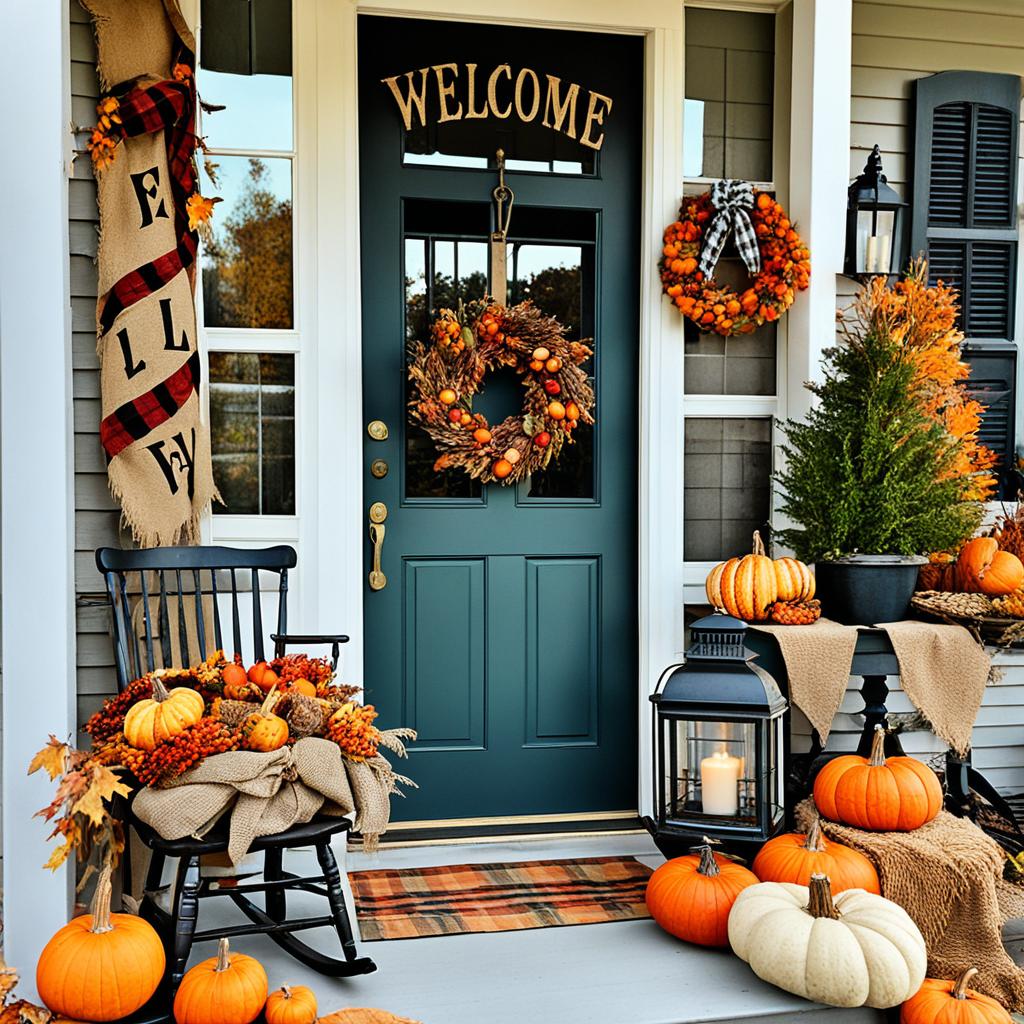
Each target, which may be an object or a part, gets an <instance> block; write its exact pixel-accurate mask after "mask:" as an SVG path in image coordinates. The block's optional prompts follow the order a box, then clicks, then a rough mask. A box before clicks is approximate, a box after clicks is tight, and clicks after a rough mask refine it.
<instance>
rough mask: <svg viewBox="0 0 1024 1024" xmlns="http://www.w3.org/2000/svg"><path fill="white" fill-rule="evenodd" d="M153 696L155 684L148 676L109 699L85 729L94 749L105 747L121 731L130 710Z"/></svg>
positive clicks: (86, 724) (91, 718)
mask: <svg viewBox="0 0 1024 1024" xmlns="http://www.w3.org/2000/svg"><path fill="white" fill-rule="evenodd" d="M152 696H153V683H152V681H151V680H150V678H149V677H148V676H143V677H142V678H141V679H136V680H135V681H134V682H131V683H129V684H128V685H127V686H126V687H125V689H124V691H123V692H121V693H119V694H117V695H116V696H115V697H108V698H107V700H105V701H104V702H103V707H101V708H100V709H99V711H97V712H96V713H95V714H93V715H92V716H91V717H90V719H89V721H88V722H86V723H85V725H84V726H83V729H84V730H85V732H87V733H88V734H89V736H90V737H92V742H93V746H94V747H99V746H103V745H104V744H105V743H106V742H107V741H109V740H111V739H112V738H114V737H115V736H117V734H118V733H119V732H120V731H121V728H122V726H123V725H124V716H125V715H126V714H127V713H128V709H129V708H130V707H131V706H132V705H133V704H137V703H138V702H139V701H140V700H145V699H147V698H150V697H152Z"/></svg>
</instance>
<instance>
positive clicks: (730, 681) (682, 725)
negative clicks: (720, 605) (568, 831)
mask: <svg viewBox="0 0 1024 1024" xmlns="http://www.w3.org/2000/svg"><path fill="white" fill-rule="evenodd" d="M746 630H747V624H746V623H745V622H742V621H740V620H739V619H734V618H732V617H731V616H729V615H725V614H723V613H721V612H715V613H714V614H713V615H709V616H707V617H705V618H703V619H700V620H699V621H697V622H695V623H694V624H693V626H692V627H691V634H692V642H691V645H690V649H689V650H688V651H687V652H686V661H685V662H684V664H683V665H674V666H672V667H671V668H670V669H668V670H667V671H666V672H664V673H663V674H662V677H661V680H660V682H659V684H658V689H657V691H656V692H655V693H654V694H653V695H652V696H651V703H652V704H653V705H654V750H655V770H654V794H655V807H656V811H655V814H656V817H655V818H654V819H647V822H646V823H647V827H648V830H649V831H650V832H651V834H652V835H653V837H654V841H655V843H657V845H658V848H659V849H660V850H661V851H662V853H664V854H665V855H666V856H668V857H675V856H679V855H681V854H684V853H686V852H688V850H689V848H690V847H691V846H693V845H694V843H695V842H698V841H699V840H700V838H701V837H702V836H708V837H709V838H711V839H717V840H719V841H720V842H722V843H724V844H725V845H726V846H732V847H736V848H739V849H740V850H741V851H742V850H743V848H744V847H745V846H748V845H751V844H758V845H759V844H761V843H763V842H764V841H765V840H767V839H770V838H771V837H772V836H773V835H775V834H776V833H777V832H778V831H779V830H780V828H781V827H782V823H783V817H784V806H783V782H784V773H783V765H782V751H783V731H782V730H783V714H784V713H785V711H786V708H787V703H786V698H785V697H783V695H782V692H781V691H780V690H779V687H778V684H777V683H776V682H775V680H774V679H773V678H772V677H771V676H770V675H769V674H768V673H767V672H766V671H765V670H764V669H763V668H761V667H760V666H759V665H756V664H755V663H754V662H755V659H756V658H757V655H756V654H754V653H753V652H752V651H750V650H748V648H747V647H746V646H745V644H744V639H745V635H746Z"/></svg>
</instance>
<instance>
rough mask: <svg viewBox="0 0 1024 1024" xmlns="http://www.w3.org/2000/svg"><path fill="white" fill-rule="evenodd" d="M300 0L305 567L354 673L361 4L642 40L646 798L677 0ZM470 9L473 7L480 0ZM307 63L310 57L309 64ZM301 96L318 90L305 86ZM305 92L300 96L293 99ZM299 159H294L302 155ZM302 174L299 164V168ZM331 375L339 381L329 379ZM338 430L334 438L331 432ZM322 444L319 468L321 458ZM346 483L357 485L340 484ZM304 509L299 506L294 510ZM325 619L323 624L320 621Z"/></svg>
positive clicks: (666, 403) (674, 549) (676, 390)
mask: <svg viewBox="0 0 1024 1024" xmlns="http://www.w3.org/2000/svg"><path fill="white" fill-rule="evenodd" d="M438 6H439V0H394V2H391V0H368V2H366V3H360V2H359V0H349V2H347V3H345V4H340V3H338V2H337V0H313V2H312V3H310V4H309V5H308V6H307V5H306V4H301V5H299V10H300V11H303V10H306V11H308V13H306V14H300V15H299V18H298V22H297V25H296V30H297V32H298V35H299V43H298V48H297V49H298V53H299V55H300V58H301V59H300V61H299V67H305V68H306V69H307V76H306V78H307V81H306V83H305V84H303V82H302V78H303V76H302V75H299V76H298V78H297V80H296V88H297V89H299V90H300V91H304V92H305V93H306V95H305V98H304V100H303V98H302V97H301V96H300V105H299V109H300V123H301V121H302V114H301V111H302V110H303V109H306V110H310V109H311V107H312V110H313V116H312V119H311V122H310V123H311V126H313V125H315V129H314V131H315V139H314V140H313V145H312V146H310V145H309V141H310V140H309V139H308V137H307V141H306V143H305V144H303V142H302V140H301V139H300V140H299V147H300V155H299V160H300V161H301V160H302V153H303V150H304V151H305V153H306V154H307V160H309V159H310V158H312V160H313V161H314V162H315V171H316V185H315V189H316V193H315V194H316V209H317V232H316V245H315V259H313V260H311V261H310V263H311V264H312V266H311V267H310V270H311V271H312V272H313V273H314V274H315V276H316V284H317V287H316V295H317V298H316V306H315V311H314V321H315V322H314V324H313V325H311V326H312V329H313V333H314V335H315V339H316V341H315V345H312V346H311V348H312V349H313V350H314V351H313V353H311V355H312V356H313V358H314V359H315V360H316V370H315V379H316V380H317V382H318V384H317V387H318V395H317V400H316V407H317V416H316V420H317V422H316V426H315V434H316V439H315V440H314V441H313V443H314V445H315V446H316V448H317V450H318V452H319V455H320V458H319V461H318V462H317V471H318V473H319V477H320V479H319V481H318V489H317V490H318V498H317V501H316V503H315V506H314V509H313V510H312V512H313V515H312V516H311V517H309V518H308V519H307V520H306V522H305V523H304V524H303V533H304V534H305V533H306V532H307V531H309V534H311V536H310V539H311V540H314V543H312V544H309V545H308V546H304V550H305V551H307V552H308V553H309V556H312V557H307V562H314V561H315V563H316V565H309V566H308V567H307V568H308V569H311V570H312V573H311V574H310V575H311V577H312V578H311V579H309V580H307V586H308V587H309V588H310V589H309V590H308V591H307V593H308V594H309V597H310V598H311V600H309V601H308V602H304V604H305V606H306V607H307V608H310V609H311V610H313V615H312V617H313V618H314V619H315V620H317V621H316V622H315V627H316V628H320V627H324V628H326V626H327V625H328V624H329V622H332V621H333V622H334V623H335V625H336V624H337V623H338V622H343V623H344V624H345V628H346V631H347V632H349V633H350V634H351V635H352V638H353V643H352V644H351V645H350V650H349V651H348V652H346V663H345V674H346V678H347V679H348V680H349V681H351V682H356V683H361V682H362V678H363V612H362V604H363V588H364V581H363V578H362V564H363V553H364V552H363V545H364V541H365V530H364V526H365V522H364V518H365V517H364V508H363V505H364V497H363V493H362V481H363V473H362V447H363V446H362V436H363V423H362V400H361V391H362V377H361V362H362V359H361V343H362V342H361V322H360V313H359V303H360V260H359V253H360V240H359V231H358V224H359V183H358V174H359V163H358V159H357V158H355V157H354V154H358V142H359V138H358V131H359V128H358V81H357V75H358V68H357V61H356V21H357V15H358V14H361V13H368V14H376V15H382V16H386V15H391V16H400V15H404V16H412V17H423V18H438V19H446V20H466V21H497V22H502V23H514V24H517V25H525V26H531V27H538V28H556V29H557V28H562V29H577V30H586V31H605V32H623V33H627V34H631V35H642V36H643V37H644V43H645V45H644V89H643V96H644V124H643V157H642V159H643V168H642V174H643V187H642V196H641V209H640V211H639V215H640V220H641V224H640V228H641V236H640V237H641V248H640V254H639V258H640V266H639V268H638V270H639V274H640V307H639V309H638V310H637V316H638V323H639V337H640V352H639V358H640V365H639V390H638V394H637V406H638V428H639V439H638V440H639V474H638V479H637V506H638V537H639V543H638V550H637V553H636V554H637V574H636V585H637V601H638V641H639V643H638V650H639V662H638V666H637V668H638V671H637V680H638V685H637V686H636V689H635V694H636V715H637V719H636V722H637V728H638V740H639V744H638V745H639V753H638V757H639V760H638V765H637V769H638V771H637V778H638V793H637V808H638V810H639V811H640V812H641V813H643V812H644V811H645V809H649V807H650V805H651V799H652V792H651V778H652V772H651V768H650V765H651V731H650V704H649V702H648V697H649V695H650V694H651V693H652V692H653V690H654V687H655V685H656V684H657V680H658V677H659V675H660V673H661V671H662V669H663V668H664V666H665V665H668V664H672V663H673V662H675V661H677V660H678V658H679V655H680V653H681V651H682V647H683V536H682V533H683V515H682V508H683V466H682V449H681V443H680V442H681V439H682V436H683V343H682V321H681V320H680V319H679V317H678V316H677V315H675V313H674V311H673V310H672V309H670V307H669V306H668V304H667V303H664V302H663V301H662V298H661V287H660V284H659V281H658V277H657V266H656V261H655V259H654V256H653V254H654V253H657V252H659V251H660V249H661V245H662V242H661V235H662V230H663V227H664V225H665V224H666V223H668V222H669V221H671V220H672V219H673V217H674V216H675V212H676V204H677V202H678V190H679V183H680V182H681V181H682V96H683V8H682V4H681V3H679V4H677V3H665V2H663V0H637V2H636V3H633V4H629V5H621V4H620V3H619V2H618V0H520V3H519V4H518V5H517V7H516V9H515V12H514V16H513V17H510V16H509V10H508V9H507V8H504V7H499V6H498V5H497V4H491V3H488V4H487V5H486V6H484V5H481V4H480V2H479V0H444V7H445V9H444V10H439V9H438ZM481 7H483V9H481ZM314 69H315V70H314ZM309 93H314V94H315V95H309ZM307 103H308V104H311V107H310V106H307V105H306V104H307ZM300 166H301V164H300ZM310 173H312V172H310ZM337 382H341V386H340V388H339V386H338V383H337ZM342 437H343V438H347V439H349V443H347V444H344V445H337V444H335V443H333V442H332V439H336V438H342ZM328 451H330V453H331V461H332V465H331V466H330V467H329V468H330V472H327V470H328V467H327V466H325V465H324V464H323V463H324V456H325V454H326V452H328ZM353 483H355V486H353ZM304 518H305V517H304ZM332 628H333V627H332Z"/></svg>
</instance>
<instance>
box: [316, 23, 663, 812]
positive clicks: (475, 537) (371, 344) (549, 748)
mask: <svg viewBox="0 0 1024 1024" xmlns="http://www.w3.org/2000/svg"><path fill="white" fill-rule="evenodd" d="M359 54H360V107H359V118H360V153H359V160H360V171H361V194H362V206H361V224H360V230H361V237H362V282H363V286H362V300H363V306H362V318H363V414H364V419H365V423H366V425H369V424H370V423H371V422H372V421H379V422H380V423H382V424H384V425H385V426H386V428H387V437H386V439H384V440H377V439H374V438H373V437H371V435H370V433H369V432H367V433H365V434H364V436H363V441H364V479H363V494H364V497H365V504H366V506H367V510H366V511H367V515H368V514H369V508H370V506H371V504H373V503H376V502H380V503H383V505H384V506H386V510H387V518H386V520H385V522H384V526H385V534H384V540H383V546H382V560H381V568H382V571H383V572H384V574H385V576H386V577H387V585H386V586H385V587H384V589H382V590H371V589H370V587H369V586H368V585H367V586H366V589H365V601H364V611H365V649H366V671H365V678H366V697H367V700H369V701H371V702H372V703H374V704H375V705H377V707H378V709H379V710H380V713H381V719H380V721H381V724H383V725H396V724H400V723H403V724H408V725H411V726H413V727H415V728H416V729H417V730H418V731H419V740H418V742H417V743H416V744H415V745H414V747H413V749H412V753H411V756H410V761H409V763H408V766H403V768H402V770H403V771H408V774H409V775H411V776H412V777H413V778H415V779H416V781H417V782H418V783H419V785H420V789H419V790H417V791H413V792H412V793H411V794H410V795H409V796H408V797H407V799H405V800H399V801H396V802H395V804H394V810H395V812H396V815H397V817H399V818H400V819H402V820H417V819H443V818H466V817H492V816H509V815H525V814H554V813H566V812H575V813H586V812H591V811H593V812H598V811H635V809H636V799H637V796H636V790H637V763H636V740H637V729H638V717H637V708H638V696H637V693H638V682H637V603H636V592H637V565H636V559H637V537H636V506H637V502H636V494H637V424H638V419H639V417H638V415H637V405H638V402H639V400H640V399H639V395H638V392H637V362H638V357H639V345H638V309H639V299H638V275H639V267H640V252H639V230H638V225H639V212H640V174H641V135H640V126H641V123H642V109H641V95H642V92H641V84H642V72H643V64H642V62H643V46H642V41H641V40H640V39H639V38H635V37H628V36H614V35H599V34H584V33H569V32H563V31H542V30H537V29H523V28H504V27H498V26H476V25H459V24H453V23H451V22H441V21H418V20H410V19H397V18H387V17H377V16H362V17H361V18H360V25H359ZM524 69H525V70H524ZM407 72H409V74H407ZM552 78H553V79H554V80H555V81H554V83H552ZM388 79H391V80H392V82H391V84H389V83H388V81H387V80H388ZM392 86H394V88H393V87H392ZM410 90H412V92H411V94H410ZM403 105H404V108H403ZM470 112H472V114H473V116H472V117H469V116H468V115H469V113H470ZM456 115H458V116H456ZM407 121H408V127H407V123H406V122H407ZM545 122H547V123H546V124H545ZM581 140H586V141H587V143H589V144H587V145H584V144H583V143H582V141H581ZM598 142H600V148H599V149H597V148H595V146H596V145H597V143H598ZM499 147H501V148H502V149H503V150H504V152H505V153H506V155H507V159H508V171H507V182H508V184H509V185H510V186H511V188H512V189H513V190H514V192H515V205H514V208H513V211H512V220H511V228H510V232H509V241H508V248H507V263H508V278H509V281H508V301H509V302H510V303H512V302H518V301H522V300H524V299H527V298H530V299H533V300H534V301H535V302H536V303H537V305H538V306H540V307H541V308H542V309H543V310H544V311H545V312H547V313H550V314H553V315H556V316H557V317H558V318H559V320H561V321H562V322H563V323H564V324H567V325H568V326H569V327H570V328H571V330H572V332H573V335H572V336H574V337H593V338H594V348H595V353H596V354H595V356H594V359H593V361H592V365H590V366H589V367H588V369H589V371H590V372H591V373H592V375H593V378H594V384H595V391H596V394H597V406H596V411H595V414H596V418H597V423H596V426H595V427H594V428H593V429H591V428H584V427H581V428H580V429H579V431H578V434H577V436H578V441H577V443H576V444H575V445H573V446H572V447H571V448H568V449H566V450H565V451H564V453H563V456H562V458H561V460H560V461H559V463H558V465H557V467H553V468H550V469H549V470H548V471H546V472H545V473H544V474H536V475H534V477H533V478H531V479H530V480H529V481H528V482H526V483H523V484H520V485H518V486H517V487H502V486H498V485H495V484H490V485H487V486H483V487H481V486H480V485H479V484H477V483H475V482H473V481H470V480H469V479H468V478H467V477H465V476H464V475H462V474H461V473H458V472H456V471H447V472H443V473H440V474H439V473H436V472H435V471H434V470H433V462H434V459H435V457H436V455H435V453H434V451H433V449H432V447H431V445H430V442H429V440H428V439H427V438H426V437H424V436H422V435H420V434H419V433H418V431H416V430H415V429H413V428H410V427H409V425H408V423H407V420H406V415H405V408H406V401H407V392H406V380H405V350H406V345H407V344H408V342H409V341H410V340H413V339H417V338H422V339H424V340H426V338H427V333H426V332H427V329H428V325H429V323H430V319H431V314H432V312H433V311H434V310H436V309H438V308H443V307H453V306H454V305H455V304H456V303H457V301H458V300H459V299H460V298H462V299H466V300H469V299H473V298H478V297H480V296H481V294H482V293H483V292H484V291H486V290H489V288H490V283H489V281H488V266H489V264H488V238H489V235H490V232H491V230H492V229H493V227H494V212H493V209H492V203H491V191H492V189H493V188H494V186H495V184H496V180H497V179H496V173H495V170H494V167H495V152H496V150H497V149H498V148H499ZM323 326H324V330H325V332H326V333H325V337H329V325H326V324H325V325H323ZM520 394H521V388H520V386H519V385H518V383H517V381H516V380H515V378H514V377H513V378H512V379H506V378H503V377H502V376H501V374H496V375H494V376H493V377H492V378H488V381H487V384H486V388H485V391H484V393H483V394H482V395H481V396H478V398H477V399H476V402H477V403H478V404H477V405H476V407H477V408H480V409H481V410H482V411H483V412H485V413H486V414H487V416H488V419H489V420H490V422H497V421H499V420H500V419H502V418H503V417H504V416H506V415H509V414H510V413H512V412H515V411H517V410H518V407H519V404H520V400H521V399H520ZM375 432H376V433H378V435H379V431H375ZM385 467H386V469H385ZM382 474H383V475H382ZM366 528H367V540H366V564H365V565H364V578H365V574H367V573H368V572H369V570H370V568H371V563H370V548H371V545H370V540H369V520H368V519H367V522H366Z"/></svg>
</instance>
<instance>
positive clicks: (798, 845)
mask: <svg viewBox="0 0 1024 1024" xmlns="http://www.w3.org/2000/svg"><path fill="white" fill-rule="evenodd" d="M751 867H752V868H753V871H754V874H755V875H757V877H758V878H760V879H761V881H762V882H792V883H793V884H794V885H810V884H811V875H815V874H821V875H828V877H829V881H830V882H831V884H832V891H833V892H842V891H843V890H844V889H863V890H864V891H865V892H873V893H875V894H876V895H881V892H882V890H881V888H880V887H879V885H878V872H876V871H875V868H874V865H872V863H871V861H869V860H868V859H867V857H865V856H864V854H863V853H860V852H859V851H858V850H851V849H850V847H848V846H843V845H841V844H840V843H836V842H833V841H831V840H828V839H826V838H825V836H824V835H823V834H822V831H821V826H820V825H819V824H818V819H817V818H815V819H814V823H813V824H812V825H811V827H810V829H809V830H808V832H807V834H806V835H804V834H803V833H802V832H787V833H786V834H785V835H782V836H776V837H775V838H774V839H769V840H768V842H767V843H765V844H764V846H762V847H761V849H760V851H759V852H758V855H757V856H756V857H755V858H754V863H753V864H752V865H751Z"/></svg>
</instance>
